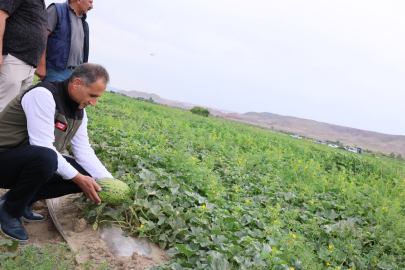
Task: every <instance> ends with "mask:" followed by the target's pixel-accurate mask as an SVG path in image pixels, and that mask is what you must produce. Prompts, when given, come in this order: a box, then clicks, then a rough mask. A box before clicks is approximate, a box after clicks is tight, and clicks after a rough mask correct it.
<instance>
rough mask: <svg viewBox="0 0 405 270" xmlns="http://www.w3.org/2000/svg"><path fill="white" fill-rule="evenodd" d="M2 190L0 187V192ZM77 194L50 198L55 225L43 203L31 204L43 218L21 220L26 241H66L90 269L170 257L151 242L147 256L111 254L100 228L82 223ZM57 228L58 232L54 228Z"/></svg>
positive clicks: (138, 267)
mask: <svg viewBox="0 0 405 270" xmlns="http://www.w3.org/2000/svg"><path fill="white" fill-rule="evenodd" d="M5 191H6V190H4V189H0V195H1V194H3V193H4V192H5ZM78 196H79V195H77V194H76V195H68V196H64V197H61V198H59V199H58V200H56V202H57V203H56V202H55V200H53V201H52V202H53V203H52V205H51V207H52V208H53V209H51V211H52V212H53V214H54V218H55V216H56V219H57V221H56V224H57V226H55V225H54V223H53V221H52V218H51V215H50V213H49V211H48V206H47V204H46V203H44V202H37V203H35V204H34V205H33V206H32V208H33V210H34V211H35V212H37V213H39V214H41V215H43V216H44V217H45V220H44V221H43V222H36V223H27V222H23V225H24V228H25V230H26V231H27V233H28V235H29V238H30V240H29V244H37V245H40V246H44V245H45V244H51V245H58V244H59V243H60V242H65V240H66V241H67V242H68V244H69V246H70V247H71V249H72V250H73V251H76V252H78V255H77V256H76V259H77V262H78V263H79V264H81V263H83V264H84V263H87V262H89V261H94V263H93V266H92V269H98V268H99V267H100V266H101V265H103V263H105V262H108V267H110V268H114V269H134V270H143V269H147V268H149V267H152V266H153V265H155V264H159V263H163V262H166V261H168V260H170V257H169V256H167V254H166V253H165V252H164V251H162V250H161V249H160V248H159V247H158V246H157V245H155V244H153V243H150V248H151V250H152V253H151V254H150V256H145V255H140V254H138V253H136V252H134V253H133V254H132V255H131V256H125V257H116V256H114V255H112V254H111V252H110V251H109V250H108V247H107V245H106V243H105V242H104V241H103V240H102V239H100V230H99V229H97V230H93V228H92V226H90V225H88V224H86V222H85V220H84V219H83V218H82V216H81V213H80V210H79V209H78V207H76V206H75V204H74V203H73V202H72V201H73V199H75V198H77V197H78ZM48 204H49V201H48ZM76 205H77V204H76ZM58 222H59V224H58ZM57 227H59V228H58V229H59V230H60V231H61V232H59V231H58V229H57ZM62 235H63V237H62ZM64 238H65V239H64Z"/></svg>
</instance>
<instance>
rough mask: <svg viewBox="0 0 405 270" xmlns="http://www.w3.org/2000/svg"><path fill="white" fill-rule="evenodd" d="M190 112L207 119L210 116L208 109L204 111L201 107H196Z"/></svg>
mask: <svg viewBox="0 0 405 270" xmlns="http://www.w3.org/2000/svg"><path fill="white" fill-rule="evenodd" d="M190 112H192V113H194V114H197V115H201V116H205V117H208V116H209V115H210V111H209V110H208V109H205V108H203V107H198V106H195V107H193V108H192V109H191V110H190Z"/></svg>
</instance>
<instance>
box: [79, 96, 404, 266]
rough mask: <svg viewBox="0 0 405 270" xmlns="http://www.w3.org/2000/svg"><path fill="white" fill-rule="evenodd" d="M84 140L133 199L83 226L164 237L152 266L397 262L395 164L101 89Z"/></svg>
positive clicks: (400, 243)
mask: <svg viewBox="0 0 405 270" xmlns="http://www.w3.org/2000/svg"><path fill="white" fill-rule="evenodd" d="M87 112H88V115H89V119H90V121H89V135H90V137H91V141H92V145H93V147H94V149H95V151H96V153H97V155H98V156H99V157H100V159H101V160H102V161H103V162H104V164H105V165H106V166H107V168H108V169H109V170H110V171H111V172H113V174H114V175H115V177H116V178H118V179H121V180H123V181H125V182H126V183H128V184H129V185H130V187H131V189H132V190H133V192H134V197H133V203H131V204H129V203H125V204H123V207H122V208H120V209H112V208H109V207H106V204H105V203H104V204H101V205H99V206H97V205H94V204H91V203H89V204H88V205H87V206H86V208H85V209H84V211H83V213H84V215H85V216H86V218H87V220H88V222H92V223H94V227H95V228H96V227H97V226H107V225H109V224H117V225H119V226H121V227H123V228H124V229H125V231H126V234H128V235H129V234H139V235H140V236H141V237H149V238H150V239H151V240H152V241H154V242H155V243H158V244H159V245H160V246H161V247H162V248H169V250H168V253H169V254H170V255H171V256H172V258H173V260H172V261H170V262H169V263H167V264H165V265H161V266H155V267H153V269H169V268H170V267H171V268H172V269H327V268H329V269H399V268H405V259H404V258H405V240H404V237H403V236H404V235H405V217H404V196H403V195H404V194H405V185H404V184H405V183H404V176H405V169H404V168H405V167H404V166H403V164H401V163H399V162H393V161H389V160H382V159H381V160H378V159H375V158H373V157H366V156H361V155H358V154H355V153H349V152H343V151H339V150H334V149H330V148H327V147H322V146H318V145H316V144H314V143H312V142H306V141H301V140H300V141H298V140H294V139H291V138H289V137H288V136H286V135H284V134H281V133H273V132H270V131H266V130H260V129H257V128H253V127H249V126H246V125H242V124H238V123H235V122H232V121H223V120H219V119H216V118H205V117H198V116H196V115H193V114H189V113H187V112H186V111H181V110H176V109H173V108H170V107H162V106H157V105H154V104H151V103H147V102H142V101H137V100H134V99H130V98H126V97H123V96H121V95H117V94H112V93H105V94H104V95H103V97H102V98H101V99H100V102H99V104H98V106H96V107H95V108H89V109H87Z"/></svg>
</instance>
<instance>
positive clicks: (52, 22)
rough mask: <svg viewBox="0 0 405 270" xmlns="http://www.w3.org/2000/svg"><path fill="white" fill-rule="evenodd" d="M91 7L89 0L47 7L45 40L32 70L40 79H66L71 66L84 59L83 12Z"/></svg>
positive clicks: (86, 54)
mask: <svg viewBox="0 0 405 270" xmlns="http://www.w3.org/2000/svg"><path fill="white" fill-rule="evenodd" d="M92 8H93V0H68V1H66V2H65V3H53V4H51V5H50V6H49V7H48V9H47V13H48V29H47V33H48V44H47V49H46V51H45V53H44V55H43V56H42V58H41V60H40V62H39V64H38V68H37V70H36V73H35V74H37V76H38V77H39V79H40V80H42V81H43V82H54V81H63V80H66V79H67V78H69V76H70V74H72V71H73V69H74V68H75V67H77V66H79V65H81V64H83V63H87V62H88V58H89V26H88V24H87V22H86V17H87V15H86V14H87V12H88V11H89V10H91V9H92Z"/></svg>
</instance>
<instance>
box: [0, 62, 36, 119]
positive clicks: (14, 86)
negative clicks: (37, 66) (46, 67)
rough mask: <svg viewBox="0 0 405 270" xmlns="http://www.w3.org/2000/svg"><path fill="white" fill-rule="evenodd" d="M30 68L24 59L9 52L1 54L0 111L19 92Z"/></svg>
mask: <svg viewBox="0 0 405 270" xmlns="http://www.w3.org/2000/svg"><path fill="white" fill-rule="evenodd" d="M32 70H33V68H32V66H31V65H29V64H27V63H25V62H24V61H21V60H20V59H18V58H16V57H14V56H12V55H10V54H8V55H3V64H2V66H1V69H0V112H1V111H2V110H3V109H4V108H5V107H6V106H7V104H8V103H9V102H10V101H11V100H12V99H13V98H14V97H15V96H16V95H18V94H19V93H20V91H21V87H22V84H23V81H24V80H26V79H27V78H28V77H29V74H30V72H31V71H32ZM31 83H32V81H31Z"/></svg>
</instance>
